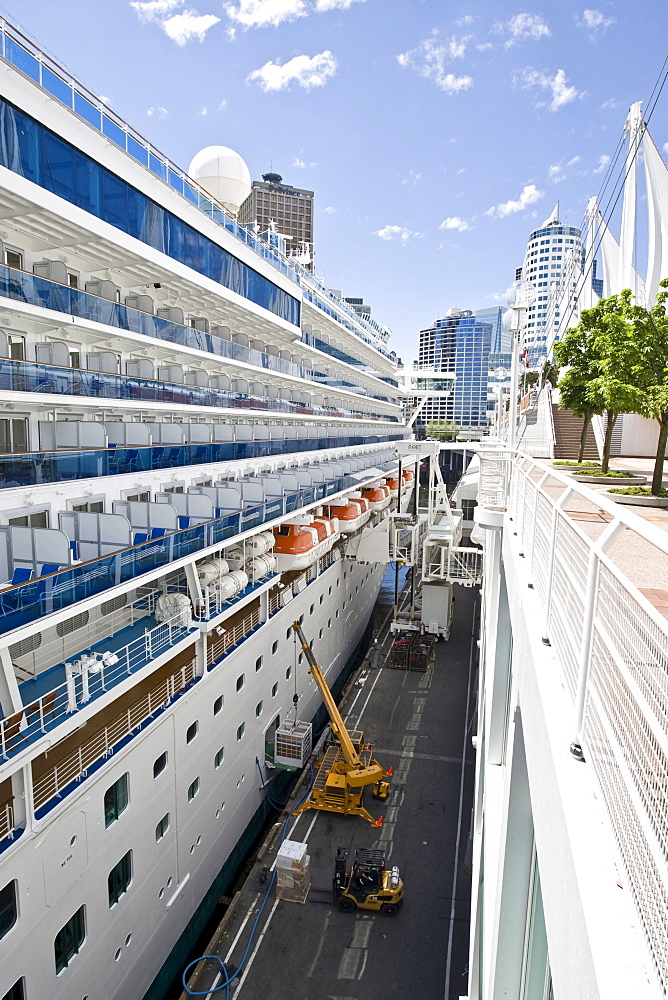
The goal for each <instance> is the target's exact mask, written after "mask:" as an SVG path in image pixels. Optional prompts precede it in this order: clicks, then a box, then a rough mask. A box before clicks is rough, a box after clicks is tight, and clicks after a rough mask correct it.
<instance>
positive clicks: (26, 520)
mask: <svg viewBox="0 0 668 1000" xmlns="http://www.w3.org/2000/svg"><path fill="white" fill-rule="evenodd" d="M7 524H11V525H15V526H16V527H17V528H48V527H49V512H48V510H46V509H45V510H35V511H33V512H32V513H30V514H23V515H21V516H20V517H10V518H8V519H7Z"/></svg>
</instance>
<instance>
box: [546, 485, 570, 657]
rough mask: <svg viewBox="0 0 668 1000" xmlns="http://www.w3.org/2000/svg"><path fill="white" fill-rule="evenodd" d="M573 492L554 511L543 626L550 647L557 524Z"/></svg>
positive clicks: (567, 493) (560, 501)
mask: <svg viewBox="0 0 668 1000" xmlns="http://www.w3.org/2000/svg"><path fill="white" fill-rule="evenodd" d="M572 492H573V487H572V486H568V487H567V488H566V490H565V491H564V492H563V493H562V494H561V496H560V497H559V499H558V500H556V501H555V504H554V507H553V509H552V529H551V532H550V544H549V553H548V554H549V560H550V564H549V566H548V570H547V583H546V584H545V618H544V625H543V634H542V637H541V638H542V640H543V643H544V644H545V645H546V646H549V645H550V611H551V607H552V584H553V582H554V562H555V558H556V547H557V523H558V519H559V511H560V510H562V509H563V505H564V504H565V503H566V501H567V500H568V498H569V497H570V495H571V493H572Z"/></svg>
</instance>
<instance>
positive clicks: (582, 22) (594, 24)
mask: <svg viewBox="0 0 668 1000" xmlns="http://www.w3.org/2000/svg"><path fill="white" fill-rule="evenodd" d="M574 17H575V23H576V24H577V25H579V27H580V28H586V29H587V30H588V31H599V30H601V29H602V30H603V31H605V29H606V28H609V27H610V25H611V24H615V18H614V17H606V16H605V14H602V13H601V11H600V10H591V8H585V9H584V10H583V11H582V14H581V15H580V16H578V15H577V14H575V15H574Z"/></svg>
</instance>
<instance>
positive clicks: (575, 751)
mask: <svg viewBox="0 0 668 1000" xmlns="http://www.w3.org/2000/svg"><path fill="white" fill-rule="evenodd" d="M623 527H624V525H623V524H622V523H621V521H613V522H612V523H611V524H609V525H608V527H607V528H606V529H605V531H603V533H602V534H601V536H600V537H599V538H598V540H597V541H596V542H595V543H594V544H593V545H592V547H591V549H590V551H589V563H588V566H587V583H586V587H585V595H584V607H583V614H582V639H581V643H580V658H579V664H578V680H577V686H576V689H575V719H574V727H573V728H574V736H573V739H572V741H571V746H570V751H571V753H572V755H573V756H574V757H575V759H576V760H584V759H585V758H584V754H583V752H582V736H583V733H584V724H585V715H586V710H587V688H588V685H589V674H590V672H591V649H592V637H593V633H594V614H595V610H596V596H597V592H598V573H599V567H600V559H599V556H600V554H601V553H602V552H605V550H606V548H607V547H608V545H610V543H611V542H612V540H613V539H614V537H615V535H616V534H617V532H618V531H619V529H620V528H623Z"/></svg>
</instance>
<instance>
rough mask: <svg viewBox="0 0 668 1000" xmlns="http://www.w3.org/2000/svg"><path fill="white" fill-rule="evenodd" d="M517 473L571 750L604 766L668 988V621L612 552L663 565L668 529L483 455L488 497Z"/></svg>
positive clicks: (647, 930)
mask: <svg viewBox="0 0 668 1000" xmlns="http://www.w3.org/2000/svg"><path fill="white" fill-rule="evenodd" d="M504 464H505V467H506V469H505V473H504V470H503V465H504ZM508 479H509V488H508V490H507V497H506V499H507V504H508V516H509V517H511V518H512V522H511V524H510V526H509V530H512V531H513V532H516V533H517V537H518V542H519V546H520V552H521V553H523V555H524V558H525V560H526V565H527V567H528V571H529V582H530V584H532V585H533V588H534V592H535V595H536V597H537V598H538V600H539V602H540V606H541V614H542V622H540V625H541V627H542V634H543V636H544V639H545V640H546V641H547V642H549V643H550V645H551V647H552V650H553V652H554V654H555V656H556V659H557V661H558V663H559V664H560V668H561V674H562V679H563V685H564V688H565V690H566V691H567V692H568V696H569V698H570V699H571V702H572V705H573V723H572V735H573V747H572V749H573V751H574V752H576V753H577V750H578V746H579V747H581V749H582V753H583V755H584V758H585V759H586V760H587V761H588V762H590V763H591V765H592V766H593V768H594V771H595V774H596V778H597V780H598V782H599V784H600V787H601V790H602V794H603V799H604V803H605V807H606V810H607V814H608V818H609V822H610V824H611V828H612V830H613V831H614V835H615V838H616V840H617V844H618V847H619V852H620V855H621V859H622V863H623V865H624V868H625V870H626V879H627V881H628V885H629V888H630V889H631V892H632V895H633V898H634V900H635V903H636V906H637V909H638V914H639V926H640V927H641V928H642V931H643V933H644V935H645V938H646V941H647V945H648V948H649V951H650V953H651V955H652V958H653V961H654V967H655V971H656V974H657V977H658V979H659V982H660V984H661V988H662V990H663V993H665V992H666V991H667V990H668V620H666V618H665V617H664V615H662V614H661V613H660V612H659V611H658V610H657V609H656V608H655V607H654V606H653V604H652V603H651V602H650V600H649V599H648V597H647V596H645V594H643V593H642V591H641V590H640V589H639V588H638V587H637V586H636V585H635V584H634V583H633V582H632V581H631V580H630V579H629V578H628V577H627V576H626V575H625V573H624V572H623V571H622V570H621V569H620V568H619V566H618V565H617V564H616V563H615V562H614V560H613V559H612V558H611V557H610V556H609V555H608V554H606V550H608V549H609V548H610V547H611V545H612V542H613V541H614V540H615V539H616V538H618V537H619V535H620V533H621V531H622V530H624V532H625V534H626V536H627V537H628V539H629V542H628V544H627V546H626V547H627V548H629V549H630V550H631V551H634V552H635V554H636V559H637V562H638V565H647V566H652V565H657V566H658V564H659V563H661V565H663V566H665V565H666V563H665V557H666V556H667V555H668V534H666V533H665V532H663V531H661V530H660V529H658V528H657V527H655V526H654V525H653V524H652V523H651V522H649V521H646V520H644V519H643V518H641V517H639V516H638V515H636V514H634V513H632V512H630V511H628V510H625V509H624V508H623V507H622V506H621V505H616V504H615V503H614V502H613V501H610V500H608V499H607V498H604V497H602V496H600V494H597V493H594V492H593V491H592V490H589V489H588V488H587V487H585V486H582V485H580V484H579V483H577V482H575V481H574V480H573V479H572V478H569V477H568V476H567V475H566V474H564V473H562V472H558V471H556V470H554V469H551V468H550V467H549V466H547V465H546V464H544V463H541V462H538V461H536V460H534V459H531V458H528V457H527V456H523V455H518V456H515V457H513V456H511V455H510V454H509V453H506V454H505V455H503V456H499V455H498V454H494V453H489V455H486V454H484V453H483V454H481V501H483V497H484V501H483V502H486V501H488V500H490V499H491V500H492V501H493V503H491V504H490V506H494V507H499V506H504V505H505V504H500V503H499V501H500V499H501V492H502V489H501V486H502V483H503V482H504V481H507V480H508ZM483 483H484V484H485V491H484V492H483V490H482V484H483ZM490 484H493V485H494V488H491V486H490ZM569 498H570V500H569ZM567 503H569V505H570V506H572V507H573V509H574V510H579V511H585V512H589V513H590V515H591V514H593V515H594V516H596V514H598V517H599V518H600V521H601V522H605V527H604V528H603V530H602V532H601V533H600V534H598V537H596V538H592V537H590V536H589V535H588V534H586V533H585V532H584V531H582V530H581V528H580V527H579V525H578V523H577V521H576V520H575V519H574V518H573V517H571V516H569V512H568V510H566V509H565V507H566V504H567ZM631 538H632V539H633V541H632V542H631Z"/></svg>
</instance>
